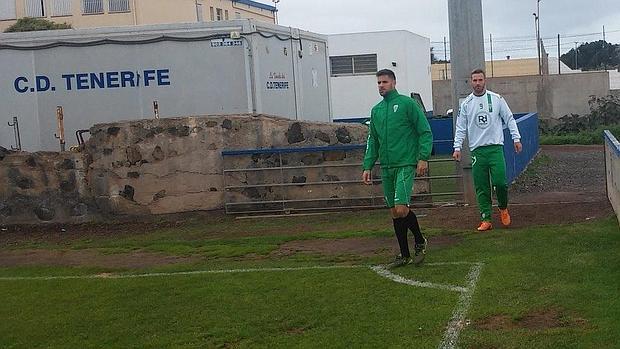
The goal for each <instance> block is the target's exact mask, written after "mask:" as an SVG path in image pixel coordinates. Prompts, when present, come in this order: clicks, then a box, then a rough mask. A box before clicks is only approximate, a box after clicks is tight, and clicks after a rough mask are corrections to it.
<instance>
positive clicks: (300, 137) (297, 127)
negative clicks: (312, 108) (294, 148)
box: [286, 122, 306, 144]
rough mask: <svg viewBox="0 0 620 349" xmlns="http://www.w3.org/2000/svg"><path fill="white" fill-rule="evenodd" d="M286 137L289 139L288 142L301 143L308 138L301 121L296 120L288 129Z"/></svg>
mask: <svg viewBox="0 0 620 349" xmlns="http://www.w3.org/2000/svg"><path fill="white" fill-rule="evenodd" d="M286 139H287V140H288V144H295V143H300V142H303V141H305V140H306V138H305V137H304V134H303V132H302V130H301V124H300V123H299V122H294V123H293V124H292V125H291V126H290V127H289V128H288V131H287V132H286Z"/></svg>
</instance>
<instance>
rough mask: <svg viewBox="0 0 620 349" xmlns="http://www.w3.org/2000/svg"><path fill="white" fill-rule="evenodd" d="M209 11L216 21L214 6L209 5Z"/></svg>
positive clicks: (212, 18)
mask: <svg viewBox="0 0 620 349" xmlns="http://www.w3.org/2000/svg"><path fill="white" fill-rule="evenodd" d="M209 13H210V14H211V20H212V21H215V14H214V12H213V6H211V7H209Z"/></svg>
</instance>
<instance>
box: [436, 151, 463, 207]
mask: <svg viewBox="0 0 620 349" xmlns="http://www.w3.org/2000/svg"><path fill="white" fill-rule="evenodd" d="M447 158H451V156H439V157H434V158H433V159H447ZM455 174H456V166H455V163H454V162H453V161H452V162H431V163H430V165H429V175H430V176H449V175H455ZM431 191H432V192H433V193H448V192H456V191H458V185H457V180H456V179H454V178H450V179H433V180H431ZM456 199H458V197H455V196H454V195H437V196H433V201H435V202H454V201H455V200H456Z"/></svg>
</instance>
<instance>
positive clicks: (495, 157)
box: [471, 145, 508, 222]
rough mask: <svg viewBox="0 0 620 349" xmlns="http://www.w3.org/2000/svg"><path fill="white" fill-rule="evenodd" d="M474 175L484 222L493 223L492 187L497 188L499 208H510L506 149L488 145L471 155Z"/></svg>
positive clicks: (477, 149)
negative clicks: (505, 157)
mask: <svg viewBox="0 0 620 349" xmlns="http://www.w3.org/2000/svg"><path fill="white" fill-rule="evenodd" d="M471 164H472V173H473V176H474V186H475V187H476V198H477V199H478V209H479V210H480V217H481V219H482V221H483V222H484V221H486V222H490V221H491V207H492V201H491V185H493V187H494V188H495V193H496V195H497V203H498V206H499V208H501V209H504V208H507V207H508V184H507V183H506V160H505V159H504V147H503V146H501V145H487V146H483V147H478V148H476V149H474V151H472V153H471Z"/></svg>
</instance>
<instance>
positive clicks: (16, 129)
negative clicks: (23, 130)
mask: <svg viewBox="0 0 620 349" xmlns="http://www.w3.org/2000/svg"><path fill="white" fill-rule="evenodd" d="M8 124H9V126H11V127H13V134H14V136H15V148H13V146H11V150H19V151H21V150H22V139H21V135H20V134H19V121H18V120H17V116H14V117H13V123H11V122H10V121H9V122H8Z"/></svg>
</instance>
